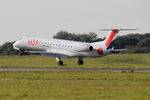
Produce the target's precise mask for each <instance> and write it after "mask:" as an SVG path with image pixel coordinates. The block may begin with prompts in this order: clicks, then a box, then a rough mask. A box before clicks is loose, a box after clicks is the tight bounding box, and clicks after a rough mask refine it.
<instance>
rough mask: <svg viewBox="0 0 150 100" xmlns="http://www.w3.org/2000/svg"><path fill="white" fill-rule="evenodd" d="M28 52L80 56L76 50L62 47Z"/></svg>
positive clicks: (66, 56) (58, 55)
mask: <svg viewBox="0 0 150 100" xmlns="http://www.w3.org/2000/svg"><path fill="white" fill-rule="evenodd" d="M29 53H39V54H41V55H46V56H53V57H63V58H71V57H78V56H80V54H79V53H78V52H76V51H70V50H63V49H47V50H46V51H29Z"/></svg>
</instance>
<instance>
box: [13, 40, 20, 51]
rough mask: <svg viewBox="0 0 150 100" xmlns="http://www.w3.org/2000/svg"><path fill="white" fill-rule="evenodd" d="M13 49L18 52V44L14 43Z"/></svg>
mask: <svg viewBox="0 0 150 100" xmlns="http://www.w3.org/2000/svg"><path fill="white" fill-rule="evenodd" d="M13 48H14V49H16V50H19V42H17V41H16V42H15V43H14V44H13Z"/></svg>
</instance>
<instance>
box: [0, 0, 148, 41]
mask: <svg viewBox="0 0 150 100" xmlns="http://www.w3.org/2000/svg"><path fill="white" fill-rule="evenodd" d="M149 4H150V0H0V44H1V43H4V42H6V41H14V40H17V39H19V38H21V37H22V36H35V37H36V36H37V37H46V38H48V37H49V38H52V36H53V35H54V34H55V33H57V32H59V31H60V30H66V31H68V32H75V33H85V32H86V33H87V32H96V33H98V34H100V33H101V34H102V35H105V34H103V32H100V31H98V29H101V28H116V27H117V28H118V27H119V28H139V29H140V31H138V32H141V33H145V32H150V28H149V27H150V11H149V10H150V6H149ZM136 32H137V31H136Z"/></svg>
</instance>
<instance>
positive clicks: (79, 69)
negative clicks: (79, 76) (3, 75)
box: [0, 67, 150, 72]
mask: <svg viewBox="0 0 150 100" xmlns="http://www.w3.org/2000/svg"><path fill="white" fill-rule="evenodd" d="M0 71H109V72H150V69H102V68H64V67H63V68H0Z"/></svg>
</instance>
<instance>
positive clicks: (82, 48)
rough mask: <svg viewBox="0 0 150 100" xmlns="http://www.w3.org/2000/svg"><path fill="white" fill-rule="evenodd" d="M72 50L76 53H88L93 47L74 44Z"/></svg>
mask: <svg viewBox="0 0 150 100" xmlns="http://www.w3.org/2000/svg"><path fill="white" fill-rule="evenodd" d="M74 49H75V50H76V51H78V52H88V51H92V50H93V47H92V46H91V45H88V44H74Z"/></svg>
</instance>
